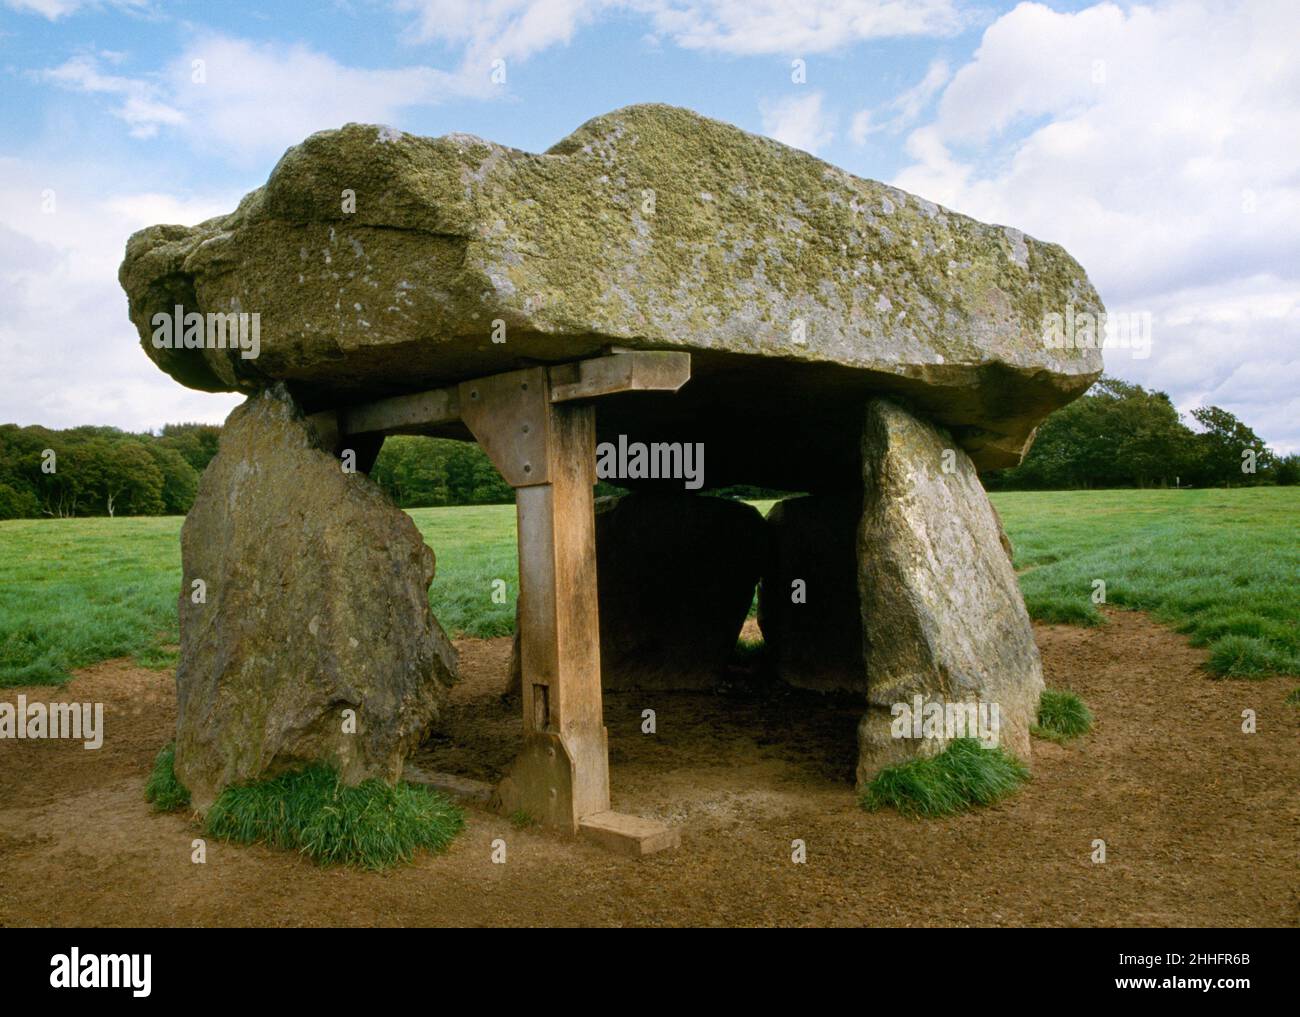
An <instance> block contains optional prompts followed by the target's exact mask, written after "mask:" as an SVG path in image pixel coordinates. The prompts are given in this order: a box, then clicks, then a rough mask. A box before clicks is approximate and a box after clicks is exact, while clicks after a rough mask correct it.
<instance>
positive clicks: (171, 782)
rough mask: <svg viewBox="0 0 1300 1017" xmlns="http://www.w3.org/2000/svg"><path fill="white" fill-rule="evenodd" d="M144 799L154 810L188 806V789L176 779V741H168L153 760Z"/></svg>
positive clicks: (176, 808) (161, 810)
mask: <svg viewBox="0 0 1300 1017" xmlns="http://www.w3.org/2000/svg"><path fill="white" fill-rule="evenodd" d="M144 800H145V801H146V802H149V803H150V804H151V805H153V810H154V811H155V812H175V811H177V810H178V809H188V808H189V806H190V792H189V789H188V788H187V787H186V786H185V785H184V784H182V783H181V782H180V781H179V780H177V779H176V743H175V742H168V743H167V744H166V745H164V746H163V747H162V750H161V751H160V752H159V753H158V757H157V758H156V759H155V760H154V761H153V772H152V773H151V774H149V780H148V782H147V783H146V784H145V786H144Z"/></svg>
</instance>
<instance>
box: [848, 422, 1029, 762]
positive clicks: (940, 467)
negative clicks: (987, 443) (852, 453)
mask: <svg viewBox="0 0 1300 1017" xmlns="http://www.w3.org/2000/svg"><path fill="white" fill-rule="evenodd" d="M862 459H863V487H864V497H863V514H862V523H861V527H860V529H859V531H858V549H859V550H858V553H859V560H858V570H859V571H858V585H859V591H860V594H861V597H862V626H863V634H864V636H865V642H866V660H867V675H868V693H867V700H868V705H867V712H866V714H865V715H864V716H863V718H862V722H861V724H860V725H859V728H858V745H859V762H858V781H859V783H862V782H864V781H866V780H868V779H869V778H870V777H871V776H872V775H873V774H874V773H875V772H876V771H877V770H878V769H879V768H880V767H881V766H883V765H886V764H888V763H892V762H897V761H901V760H904V759H908V758H912V757H913V756H915V755H918V754H922V755H930V754H933V753H935V752H938V751H940V750H941V749H942V747H943V745H944V744H945V741H946V739H945V738H944V737H942V736H940V737H938V738H933V739H922V740H917V739H912V738H895V737H893V736H892V733H891V724H892V722H893V720H894V717H893V716H892V715H891V707H893V705H894V704H896V703H905V704H907V705H908V706H909V708H910V707H911V706H912V704H913V703H914V697H916V696H920V697H921V698H922V701H923V702H924V703H927V704H928V703H931V702H938V703H943V704H945V705H946V704H957V703H967V704H968V703H975V702H980V703H986V704H997V707H998V718H999V727H1000V730H999V744H1000V745H1001V746H1002V747H1003V748H1004V749H1006V750H1007V751H1009V752H1011V753H1012V754H1014V755H1017V756H1019V757H1021V758H1022V759H1024V760H1025V761H1028V759H1029V727H1030V725H1031V724H1032V723H1033V722H1034V718H1035V716H1036V714H1037V710H1038V699H1039V696H1040V695H1041V693H1042V690H1043V676H1042V666H1041V663H1040V661H1039V657H1038V647H1037V645H1036V644H1035V643H1034V633H1033V629H1032V627H1031V626H1030V623H1029V615H1028V613H1027V612H1026V611H1025V603H1024V598H1023V597H1022V596H1021V593H1020V587H1019V585H1018V584H1017V582H1016V575H1015V572H1014V571H1013V570H1012V568H1011V562H1010V560H1009V558H1008V557H1007V554H1006V551H1005V550H1004V549H1003V547H1002V544H1001V541H1000V540H999V534H1000V532H1001V527H1000V526H999V524H998V520H997V517H996V515H995V514H994V512H993V508H992V506H991V505H990V504H989V500H988V496H987V495H986V494H985V493H984V488H983V486H982V485H981V484H980V482H979V477H978V476H977V475H976V473H975V468H974V466H972V465H971V462H970V459H969V458H968V457H967V456H966V454H965V453H964V452H963V451H962V450H961V449H960V448H959V447H958V446H957V445H956V443H955V442H953V440H952V439H951V437H949V435H947V434H946V433H944V432H943V431H941V430H939V429H938V428H936V427H934V426H932V425H930V424H928V423H925V422H923V421H921V420H919V419H917V418H916V417H914V416H912V415H911V414H910V413H908V412H906V411H905V410H903V409H901V408H900V407H899V406H897V405H895V404H894V403H892V402H890V401H888V400H884V399H874V400H872V401H871V402H870V403H869V404H868V407H867V416H866V426H865V428H864V431H863V437H862ZM972 733H973V732H972Z"/></svg>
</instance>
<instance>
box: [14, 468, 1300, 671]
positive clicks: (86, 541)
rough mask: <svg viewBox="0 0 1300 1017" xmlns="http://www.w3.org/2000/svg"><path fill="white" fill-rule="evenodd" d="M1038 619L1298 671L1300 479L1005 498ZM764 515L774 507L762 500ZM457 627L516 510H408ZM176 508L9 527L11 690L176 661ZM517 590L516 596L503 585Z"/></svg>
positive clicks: (509, 567) (478, 598) (508, 619)
mask: <svg viewBox="0 0 1300 1017" xmlns="http://www.w3.org/2000/svg"><path fill="white" fill-rule="evenodd" d="M993 501H994V503H995V504H996V505H997V507H998V511H999V512H1000V513H1001V514H1002V518H1003V521H1004V522H1005V524H1006V528H1007V532H1008V533H1009V535H1010V536H1011V539H1012V541H1013V543H1014V544H1015V549H1016V567H1017V569H1018V570H1020V573H1021V574H1020V582H1021V586H1022V588H1023V589H1024V592H1025V599H1026V602H1027V603H1028V605H1029V609H1030V613H1031V614H1032V615H1033V616H1034V617H1035V618H1039V619H1042V620H1046V621H1058V622H1069V623H1072V624H1097V623H1100V622H1102V621H1104V616H1103V615H1102V614H1101V613H1100V611H1099V610H1098V606H1097V605H1096V604H1094V603H1093V599H1092V598H1093V595H1094V590H1095V589H1096V588H1095V586H1094V583H1095V581H1096V580H1101V581H1102V582H1104V583H1105V602H1106V603H1107V604H1110V605H1113V606H1118V607H1125V608H1138V609H1142V610H1146V611H1149V612H1151V613H1152V614H1153V615H1154V616H1155V617H1156V618H1158V619H1160V620H1161V621H1163V622H1166V623H1168V624H1170V625H1172V626H1174V627H1176V628H1178V629H1179V630H1180V631H1182V632H1185V633H1186V634H1187V635H1188V636H1189V637H1190V638H1191V639H1192V640H1193V641H1194V642H1196V643H1198V644H1201V645H1207V646H1209V647H1210V651H1211V666H1212V668H1213V669H1214V670H1216V671H1217V672H1218V673H1220V674H1224V675H1228V676H1234V677H1238V676H1250V675H1256V674H1267V673H1280V674H1300V633H1298V631H1297V625H1298V619H1300V540H1298V539H1297V535H1298V534H1300V488H1294V487H1293V488H1246V489H1238V490H1231V491H1229V490H1203V491H1059V492H1041V493H1040V492H1005V493H1000V494H995V495H994V496H993ZM758 505H759V508H760V509H761V510H763V511H766V509H767V507H768V503H758ZM411 516H412V518H414V520H415V522H416V525H417V526H418V527H419V528H420V531H421V533H423V535H424V539H425V541H426V542H427V543H428V544H429V545H430V546H431V547H432V548H433V549H434V551H435V553H436V554H437V558H438V574H437V578H436V579H435V580H434V583H433V588H432V589H431V591H430V595H429V599H430V602H431V604H432V606H433V610H434V613H435V614H436V615H437V616H438V619H439V620H440V621H441V622H442V624H443V626H444V627H445V628H446V629H447V630H448V631H449V632H451V633H452V634H453V635H472V636H497V635H506V634H508V633H509V632H510V631H511V630H512V628H513V625H514V598H515V593H516V586H517V576H516V570H515V548H514V518H515V515H514V507H513V506H510V505H487V506H474V507H464V508H436V509H415V510H413V511H412V512H411ZM180 525H181V520H180V518H178V517H164V518H126V519H51V520H18V521H12V522H0V685H28V684H33V685H34V684H57V683H59V682H62V681H64V680H66V679H67V677H68V676H69V673H70V671H71V670H72V669H74V668H77V667H82V666H85V665H87V664H91V663H94V662H95V661H98V660H106V659H110V658H113V657H123V656H131V657H135V658H136V659H137V660H138V661H139V662H140V663H141V664H144V665H146V666H151V667H164V666H168V665H170V664H172V663H174V662H175V652H174V647H175V644H176V642H177V639H178V635H177V628H176V597H177V591H178V589H179V587H180V578H181V576H180ZM497 579H500V580H503V581H504V583H505V594H506V595H505V598H504V602H500V603H498V602H497V599H499V598H497V599H494V597H493V591H494V584H493V580H497Z"/></svg>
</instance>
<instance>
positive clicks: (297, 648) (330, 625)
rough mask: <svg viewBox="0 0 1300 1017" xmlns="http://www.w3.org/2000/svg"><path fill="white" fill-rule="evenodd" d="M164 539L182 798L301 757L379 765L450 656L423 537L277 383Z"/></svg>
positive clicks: (427, 704) (427, 711)
mask: <svg viewBox="0 0 1300 1017" xmlns="http://www.w3.org/2000/svg"><path fill="white" fill-rule="evenodd" d="M181 555H182V562H183V567H184V583H183V586H182V590H181V597H180V630H181V659H180V665H179V667H178V668H177V672H176V685H177V693H178V700H179V704H178V705H179V716H178V718H177V724H176V773H177V776H178V777H179V778H180V780H181V782H182V783H183V784H184V785H185V786H186V787H188V788H189V789H190V793H191V796H192V799H193V802H194V805H195V807H196V808H198V809H200V810H203V809H206V808H207V807H208V806H209V805H210V804H211V803H212V801H213V800H214V799H215V798H216V796H217V795H218V794H219V793H220V791H221V790H222V788H224V787H226V786H227V785H229V784H233V783H237V782H241V781H246V780H250V779H253V778H257V777H262V776H268V775H272V774H274V773H277V772H280V771H283V770H286V769H290V768H293V767H296V766H301V765H305V764H308V763H314V762H328V763H332V764H334V765H335V766H337V767H338V769H339V771H340V773H341V775H342V777H343V779H344V780H345V781H346V782H348V783H357V782H359V781H361V780H364V779H366V778H368V777H380V778H383V779H385V780H389V781H393V780H396V779H397V777H398V776H399V774H400V773H401V768H402V763H403V761H404V759H405V756H406V754H407V753H408V752H409V751H410V750H411V749H413V748H414V747H415V746H416V745H418V744H419V742H420V740H421V739H422V737H423V736H424V735H425V733H426V732H427V731H428V730H429V728H430V726H431V725H432V723H433V722H434V721H435V719H436V718H437V717H438V713H439V710H440V708H441V706H442V704H443V703H444V702H445V698H446V686H447V685H448V684H450V682H451V681H452V676H453V673H454V670H455V664H456V660H455V650H454V649H453V648H452V646H451V644H450V643H449V642H448V641H447V638H446V636H445V635H444V634H443V632H442V629H441V627H440V626H439V625H438V622H437V620H436V619H435V618H434V617H433V615H432V613H431V612H430V610H429V599H428V595H429V584H430V582H431V581H432V580H433V572H434V560H433V552H432V551H430V550H429V548H428V547H426V546H425V544H424V542H423V541H422V540H421V539H420V534H419V531H418V530H417V529H416V528H415V524H414V523H413V522H411V519H410V517H409V516H407V515H406V514H405V513H404V512H402V511H401V510H399V509H398V508H397V507H396V506H395V505H393V503H392V502H391V501H390V500H389V498H388V496H387V495H385V494H384V493H383V492H382V491H381V490H380V489H379V488H378V487H377V486H376V485H375V484H373V483H372V482H371V481H370V480H369V478H367V477H366V476H365V475H364V474H360V473H355V474H348V473H345V472H344V471H343V469H342V466H341V464H340V461H339V460H338V459H336V458H335V457H334V456H332V455H330V454H329V453H328V452H325V451H323V450H322V449H321V448H319V447H317V445H316V440H315V435H314V433H313V431H312V429H311V427H310V425H309V424H307V422H306V421H305V420H304V419H303V418H302V415H301V414H300V413H299V412H298V409H297V407H296V406H295V404H294V402H293V400H292V399H291V397H290V396H289V394H288V393H287V392H286V391H285V389H284V387H283V386H282V385H276V386H274V387H273V388H271V389H268V390H266V391H264V392H262V393H260V394H258V395H256V396H253V397H252V398H250V399H249V400H248V401H247V402H246V403H244V404H243V405H242V406H240V407H239V408H238V409H236V410H235V411H234V412H233V413H232V414H231V415H230V418H229V420H227V421H226V426H225V429H224V430H223V432H222V435H221V447H220V450H219V451H218V453H217V456H216V458H214V459H213V460H212V462H211V464H210V465H209V466H208V469H207V471H206V472H205V473H204V474H203V478H202V480H201V481H200V483H199V490H198V495H197V497H196V498H195V501H194V507H193V508H192V509H191V510H190V513H189V515H188V516H187V517H186V519H185V525H184V527H183V528H182V530H181ZM196 584H199V585H196Z"/></svg>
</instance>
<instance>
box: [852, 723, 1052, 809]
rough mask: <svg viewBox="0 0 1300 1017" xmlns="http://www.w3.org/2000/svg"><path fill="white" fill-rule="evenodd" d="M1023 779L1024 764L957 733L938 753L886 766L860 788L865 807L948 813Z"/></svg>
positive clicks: (988, 799)
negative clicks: (929, 756) (959, 736)
mask: <svg viewBox="0 0 1300 1017" xmlns="http://www.w3.org/2000/svg"><path fill="white" fill-rule="evenodd" d="M1028 779H1029V770H1028V768H1027V767H1026V766H1025V764H1024V763H1022V762H1020V760H1018V759H1016V758H1015V756H1011V755H1008V754H1007V753H1006V752H1004V751H1003V750H1002V749H1000V748H995V749H986V748H984V747H983V746H982V745H980V743H979V741H978V740H976V739H974V738H957V739H954V740H953V741H952V742H950V743H949V744H948V747H947V748H945V749H944V750H943V751H942V752H941V753H939V755H937V756H934V757H932V758H930V759H913V760H910V761H908V762H906V763H899V764H897V765H895V766H887V767H885V769H883V770H881V771H880V772H879V773H878V774H876V776H875V779H874V780H872V781H871V783H870V784H868V785H867V786H866V788H865V789H864V790H863V792H862V797H861V799H860V804H861V805H862V807H863V808H864V809H866V810H867V811H869V812H875V811H877V810H879V809H882V808H884V807H886V806H891V807H893V808H894V809H896V810H897V811H899V812H900V813H902V814H903V815H904V816H909V817H912V818H919V817H934V816H949V815H953V814H954V813H958V812H964V811H966V810H967V809H970V808H973V807H975V806H979V805H989V804H991V803H992V802H995V801H997V800H998V799H1000V798H1003V797H1005V796H1006V795H1009V794H1010V793H1011V792H1013V791H1015V790H1016V789H1017V788H1018V787H1020V785H1021V784H1023V783H1024V782H1025V781H1026V780H1028Z"/></svg>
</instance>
